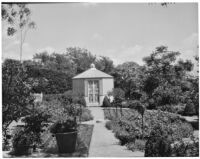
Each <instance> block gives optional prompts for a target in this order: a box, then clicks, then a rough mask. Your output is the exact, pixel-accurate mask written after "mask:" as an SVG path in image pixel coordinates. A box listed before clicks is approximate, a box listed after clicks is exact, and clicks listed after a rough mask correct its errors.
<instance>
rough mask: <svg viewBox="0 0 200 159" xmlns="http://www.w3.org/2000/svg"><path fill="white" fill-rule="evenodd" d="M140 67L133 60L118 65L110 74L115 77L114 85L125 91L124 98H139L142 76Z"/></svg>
mask: <svg viewBox="0 0 200 159" xmlns="http://www.w3.org/2000/svg"><path fill="white" fill-rule="evenodd" d="M142 69H143V68H142V67H141V66H139V65H138V64H137V63H135V62H125V63H123V64H121V65H118V66H117V67H116V68H115V71H114V73H113V74H112V75H113V76H114V78H115V87H120V88H121V89H123V90H124V91H125V96H126V98H129V99H138V98H140V96H141V95H140V86H141V83H140V82H141V78H142V77H143V73H142Z"/></svg>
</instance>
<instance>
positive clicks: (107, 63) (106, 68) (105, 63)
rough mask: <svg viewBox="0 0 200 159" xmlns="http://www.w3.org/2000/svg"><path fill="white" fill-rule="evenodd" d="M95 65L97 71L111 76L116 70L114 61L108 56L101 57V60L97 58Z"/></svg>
mask: <svg viewBox="0 0 200 159" xmlns="http://www.w3.org/2000/svg"><path fill="white" fill-rule="evenodd" d="M95 65H96V68H97V69H99V70H101V71H103V72H105V73H108V74H111V73H112V72H113V69H114V65H113V61H112V60H111V59H110V58H109V57H106V56H100V58H97V59H96V61H95Z"/></svg>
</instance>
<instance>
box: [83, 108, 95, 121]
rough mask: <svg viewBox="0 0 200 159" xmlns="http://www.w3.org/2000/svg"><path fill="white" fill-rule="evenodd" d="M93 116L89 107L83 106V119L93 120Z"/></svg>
mask: <svg viewBox="0 0 200 159" xmlns="http://www.w3.org/2000/svg"><path fill="white" fill-rule="evenodd" d="M93 118H94V117H93V116H92V114H91V111H90V110H89V109H86V108H82V114H81V121H90V120H93Z"/></svg>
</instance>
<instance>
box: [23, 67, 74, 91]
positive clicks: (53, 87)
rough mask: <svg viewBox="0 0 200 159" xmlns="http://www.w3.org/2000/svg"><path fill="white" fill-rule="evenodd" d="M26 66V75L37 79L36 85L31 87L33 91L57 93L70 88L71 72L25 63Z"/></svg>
mask: <svg viewBox="0 0 200 159" xmlns="http://www.w3.org/2000/svg"><path fill="white" fill-rule="evenodd" d="M26 68H27V70H28V77H30V78H32V79H34V80H35V81H37V85H36V86H34V87H33V92H35V93H41V92H43V93H44V94H59V93H64V92H65V91H66V90H70V89H71V88H72V80H71V78H72V76H71V74H66V73H64V72H59V71H55V70H50V69H45V68H41V67H39V66H33V65H26Z"/></svg>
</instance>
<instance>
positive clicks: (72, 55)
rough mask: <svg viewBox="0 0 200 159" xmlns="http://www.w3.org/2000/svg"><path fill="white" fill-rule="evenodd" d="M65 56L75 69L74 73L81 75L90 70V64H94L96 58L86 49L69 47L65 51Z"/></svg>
mask: <svg viewBox="0 0 200 159" xmlns="http://www.w3.org/2000/svg"><path fill="white" fill-rule="evenodd" d="M66 56H68V57H69V59H70V60H72V61H73V65H74V67H76V70H77V71H76V73H77V74H79V73H82V72H83V71H85V70H87V69H88V68H90V65H91V63H94V62H95V59H96V56H94V55H92V54H91V52H90V51H88V50H87V49H83V48H79V47H69V48H67V49H66Z"/></svg>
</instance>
